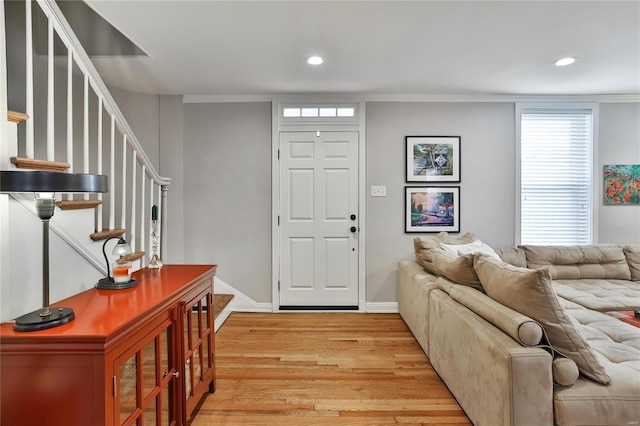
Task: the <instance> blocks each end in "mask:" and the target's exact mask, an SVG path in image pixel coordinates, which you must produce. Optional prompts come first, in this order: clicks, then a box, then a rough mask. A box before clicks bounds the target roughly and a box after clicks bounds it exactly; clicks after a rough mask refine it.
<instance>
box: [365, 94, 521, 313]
mask: <svg viewBox="0 0 640 426" xmlns="http://www.w3.org/2000/svg"><path fill="white" fill-rule="evenodd" d="M514 122H515V108H514V105H513V104H512V103H459V102H456V103H377V102H376V103H368V104H367V134H366V137H367V190H368V189H369V187H370V186H371V185H386V186H387V196H386V197H370V196H368V194H367V301H368V302H389V301H396V300H397V299H396V271H397V265H398V261H400V260H403V259H412V258H413V238H414V237H415V236H418V235H423V236H424V235H428V234H405V233H404V187H405V185H407V186H409V185H411V184H406V183H405V175H404V167H405V166H404V152H405V151H404V149H405V148H404V147H405V140H404V138H405V136H407V135H413V136H418V135H421V136H427V135H437V136H441V135H451V136H460V137H461V143H460V145H461V168H460V170H461V183H460V184H450V185H449V186H458V185H459V186H460V224H461V232H462V233H464V232H474V233H475V234H476V236H477V237H478V238H480V239H481V240H482V241H484V242H486V243H487V244H489V245H491V246H494V247H501V246H508V245H513V242H514V234H515V231H514V229H515V225H514V215H515V213H514V205H515V200H514V193H515V187H514V179H515V168H514V156H515V151H514V142H513V141H514V132H515V130H514Z"/></svg>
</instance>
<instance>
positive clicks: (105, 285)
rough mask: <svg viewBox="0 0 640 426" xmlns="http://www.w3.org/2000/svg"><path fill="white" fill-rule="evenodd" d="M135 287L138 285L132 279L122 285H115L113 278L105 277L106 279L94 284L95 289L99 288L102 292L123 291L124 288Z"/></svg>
mask: <svg viewBox="0 0 640 426" xmlns="http://www.w3.org/2000/svg"><path fill="white" fill-rule="evenodd" d="M137 285H138V281H136V280H133V279H132V280H129V281H126V282H123V283H117V282H115V281H113V278H111V277H107V278H102V279H101V280H100V281H98V283H97V284H96V288H99V289H102V290H124V289H125V288H131V287H135V286H137Z"/></svg>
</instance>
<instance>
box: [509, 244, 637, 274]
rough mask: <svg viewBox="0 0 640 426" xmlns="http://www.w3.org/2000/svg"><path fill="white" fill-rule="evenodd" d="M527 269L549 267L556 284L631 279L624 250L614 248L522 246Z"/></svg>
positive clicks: (603, 245) (606, 245)
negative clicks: (577, 280)
mask: <svg viewBox="0 0 640 426" xmlns="http://www.w3.org/2000/svg"><path fill="white" fill-rule="evenodd" d="M520 247H521V248H522V249H523V250H524V252H525V256H526V257H527V267H528V268H532V269H535V268H540V267H543V266H546V267H547V268H548V269H549V272H550V273H551V278H552V279H554V280H562V279H582V278H587V279H588V278H593V279H598V278H599V279H617V280H629V279H631V272H630V270H629V264H628V263H627V259H626V257H625V255H624V252H623V251H622V247H620V246H617V245H611V244H602V245H585V246H570V247H567V246H533V245H525V246H520Z"/></svg>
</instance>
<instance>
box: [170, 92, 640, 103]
mask: <svg viewBox="0 0 640 426" xmlns="http://www.w3.org/2000/svg"><path fill="white" fill-rule="evenodd" d="M314 97H315V98H320V99H323V98H332V99H336V98H337V99H352V100H363V101H364V102H443V103H444V102H487V103H490V102H598V103H632V102H640V93H630V94H619V95H615V94H600V95H598V94H594V95H500V94H493V95H492V94H476V95H454V94H442V95H429V94H392V93H388V94H384V93H380V94H363V93H333V94H331V93H315V94H302V93H301V94H298V95H291V94H288V95H287V94H273V95H184V96H183V97H182V102H183V103H185V104H197V103H241V102H273V101H275V100H291V99H294V100H295V99H299V98H304V99H310V98H314Z"/></svg>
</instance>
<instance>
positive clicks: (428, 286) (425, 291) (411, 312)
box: [398, 261, 438, 356]
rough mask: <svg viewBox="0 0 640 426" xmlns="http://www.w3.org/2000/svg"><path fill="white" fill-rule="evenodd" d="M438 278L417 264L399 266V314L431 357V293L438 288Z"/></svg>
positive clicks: (407, 263)
mask: <svg viewBox="0 0 640 426" xmlns="http://www.w3.org/2000/svg"><path fill="white" fill-rule="evenodd" d="M436 280H437V277H436V276H434V275H432V274H430V273H428V272H426V271H425V270H424V268H422V266H420V265H419V264H418V263H416V262H411V261H401V262H400V263H399V265H398V312H399V313H400V316H401V317H402V319H403V320H404V322H405V323H406V324H407V327H409V330H411V333H413V336H414V337H415V338H416V340H417V341H418V343H419V344H420V346H421V347H422V350H423V351H424V353H425V354H426V355H427V356H429V327H428V322H429V312H428V311H427V308H428V307H429V292H430V291H431V290H433V289H436V288H438V287H437V285H436V284H435V282H436Z"/></svg>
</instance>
